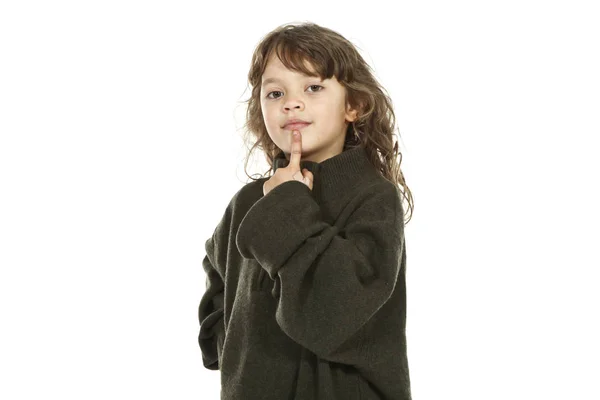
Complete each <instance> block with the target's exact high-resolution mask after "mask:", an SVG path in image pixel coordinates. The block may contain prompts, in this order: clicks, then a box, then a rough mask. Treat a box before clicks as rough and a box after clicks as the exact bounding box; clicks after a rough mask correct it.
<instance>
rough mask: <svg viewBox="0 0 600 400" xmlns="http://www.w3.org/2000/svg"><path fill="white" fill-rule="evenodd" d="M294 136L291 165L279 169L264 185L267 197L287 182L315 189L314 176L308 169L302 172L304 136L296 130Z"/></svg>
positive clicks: (264, 192)
mask: <svg viewBox="0 0 600 400" xmlns="http://www.w3.org/2000/svg"><path fill="white" fill-rule="evenodd" d="M294 133H297V135H292V152H291V153H290V163H289V164H288V166H287V167H285V168H277V170H276V171H275V173H274V174H273V176H272V177H270V178H269V179H268V180H267V181H265V183H264V184H263V194H264V195H265V196H266V195H267V193H269V192H270V191H271V190H273V189H274V188H275V187H277V186H279V185H281V184H282V183H283V182H287V181H299V182H302V183H304V184H305V185H306V186H308V187H309V189H310V190H312V188H313V179H314V177H313V174H312V172H310V171H309V170H308V169H306V168H304V169H303V170H302V171H300V158H301V157H302V134H301V133H300V131H298V130H295V131H294Z"/></svg>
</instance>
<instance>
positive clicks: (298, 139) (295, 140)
mask: <svg viewBox="0 0 600 400" xmlns="http://www.w3.org/2000/svg"><path fill="white" fill-rule="evenodd" d="M293 133H294V134H293V135H292V151H291V153H290V163H289V164H288V166H290V165H292V166H294V167H295V169H300V159H301V158H302V135H301V134H300V131H298V130H295V131H294V132H293Z"/></svg>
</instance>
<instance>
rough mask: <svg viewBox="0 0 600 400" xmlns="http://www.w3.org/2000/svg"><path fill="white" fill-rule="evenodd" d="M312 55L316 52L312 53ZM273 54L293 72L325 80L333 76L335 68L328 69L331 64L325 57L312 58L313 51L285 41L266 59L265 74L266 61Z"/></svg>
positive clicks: (277, 44)
mask: <svg viewBox="0 0 600 400" xmlns="http://www.w3.org/2000/svg"><path fill="white" fill-rule="evenodd" d="M312 53H315V52H314V51H312ZM272 54H275V55H276V56H277V57H278V58H279V59H280V60H281V63H282V64H283V65H285V67H286V68H287V69H290V70H292V71H296V72H301V73H303V74H304V75H307V76H313V77H319V78H321V79H323V80H324V79H328V78H331V77H332V76H333V68H330V70H328V68H327V65H328V64H329V65H331V62H327V60H326V59H325V57H322V56H321V57H318V56H317V57H314V56H311V51H310V50H308V49H307V48H306V47H305V46H302V45H301V44H300V43H298V42H295V41H292V40H285V39H283V40H282V41H280V42H278V43H276V44H275V45H274V49H271V51H270V52H269V56H268V57H267V58H266V59H265V65H263V72H264V70H265V68H266V61H267V60H268V59H269V58H270V56H271V55H272ZM315 54H318V53H315Z"/></svg>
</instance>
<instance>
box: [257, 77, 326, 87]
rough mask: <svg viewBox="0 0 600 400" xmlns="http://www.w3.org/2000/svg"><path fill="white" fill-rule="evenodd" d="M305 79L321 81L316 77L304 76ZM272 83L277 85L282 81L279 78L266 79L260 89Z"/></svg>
mask: <svg viewBox="0 0 600 400" xmlns="http://www.w3.org/2000/svg"><path fill="white" fill-rule="evenodd" d="M305 78H306V79H311V78H317V79H319V80H321V78H320V77H318V76H306V77H305ZM321 81H322V80H321ZM272 82H279V83H281V82H282V81H281V79H279V78H267V79H265V80H264V82H263V83H262V84H261V87H262V86H267V85H268V84H269V83H272Z"/></svg>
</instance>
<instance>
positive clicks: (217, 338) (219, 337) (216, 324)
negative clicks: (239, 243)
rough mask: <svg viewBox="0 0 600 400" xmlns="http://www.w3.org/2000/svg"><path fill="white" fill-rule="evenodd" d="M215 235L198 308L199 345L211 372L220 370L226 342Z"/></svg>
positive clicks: (206, 258)
mask: <svg viewBox="0 0 600 400" xmlns="http://www.w3.org/2000/svg"><path fill="white" fill-rule="evenodd" d="M213 239H214V234H213V236H212V237H211V238H209V239H208V240H207V241H206V243H205V249H206V255H205V256H204V259H203V260H202V268H203V269H204V272H205V273H206V280H205V284H206V290H205V292H204V294H203V295H202V299H201V300H200V305H199V307H198V319H199V322H200V333H199V335H198V344H199V345H200V350H201V352H202V362H203V364H204V367H205V368H207V369H210V370H218V369H219V357H220V354H221V349H222V348H223V343H224V341H225V321H224V317H223V312H224V290H225V289H224V287H225V284H224V283H223V278H222V277H221V276H220V274H219V272H218V271H217V269H216V268H215V267H214V265H215V264H214V263H215V261H214V260H215V257H214V245H213Z"/></svg>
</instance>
